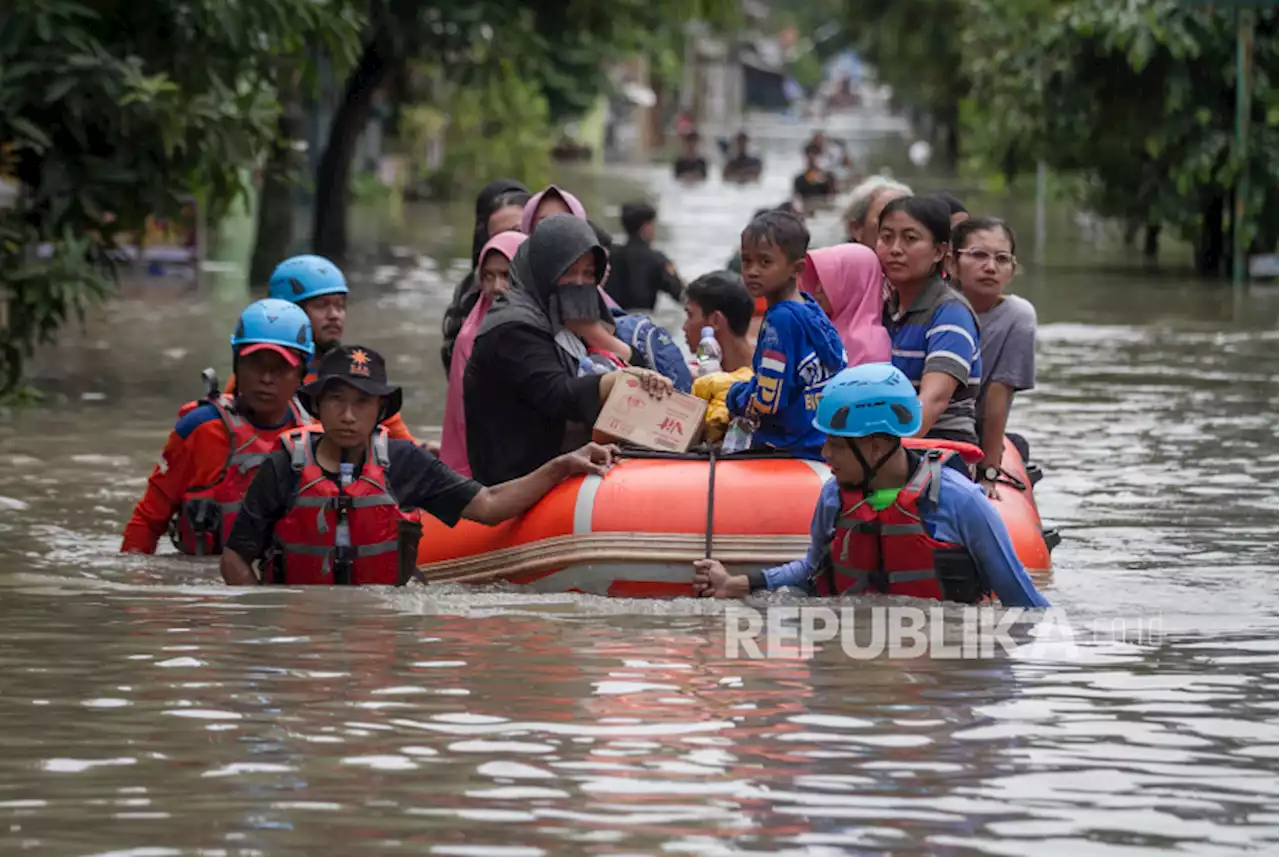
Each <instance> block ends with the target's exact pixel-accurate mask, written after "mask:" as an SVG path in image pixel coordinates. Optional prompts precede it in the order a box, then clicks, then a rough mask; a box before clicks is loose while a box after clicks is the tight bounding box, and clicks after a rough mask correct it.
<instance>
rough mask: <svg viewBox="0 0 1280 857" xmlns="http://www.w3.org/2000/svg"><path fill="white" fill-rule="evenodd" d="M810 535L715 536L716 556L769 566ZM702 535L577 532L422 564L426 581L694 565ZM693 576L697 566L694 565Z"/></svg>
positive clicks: (801, 550) (799, 550)
mask: <svg viewBox="0 0 1280 857" xmlns="http://www.w3.org/2000/svg"><path fill="white" fill-rule="evenodd" d="M808 548H809V537H808V536H807V535H806V536H796V535H767V536H742V535H725V536H716V537H715V538H714V540H713V542H712V555H713V556H715V558H716V559H718V560H720V561H721V562H723V563H724V564H725V565H729V566H732V565H754V566H769V565H778V564H781V563H784V562H790V561H791V560H793V559H796V558H797V557H802V556H804V554H805V551H806V550H808ZM705 550H706V540H705V537H704V536H703V535H702V534H701V533H622V532H614V533H575V534H571V535H565V536H550V537H548V538H545V539H539V540H538V541H537V542H535V543H532V544H527V545H517V546H515V547H509V548H502V549H501V550H494V551H487V552H485V553H481V554H475V555H472V556H467V557H459V558H457V559H451V560H444V561H442V562H433V563H426V564H424V565H419V566H418V571H420V572H421V573H422V575H423V577H425V578H426V580H427V581H451V582H455V583H487V582H490V581H493V580H502V579H506V578H510V577H512V576H514V575H517V574H528V573H536V572H540V571H554V570H557V569H561V568H564V567H565V566H569V565H575V564H578V563H591V562H608V563H617V562H648V563H655V564H658V563H661V564H669V563H690V564H692V563H693V561H694V560H696V559H702V557H703V555H704V553H705ZM689 574H690V577H691V578H692V575H693V570H692V568H690V572H689Z"/></svg>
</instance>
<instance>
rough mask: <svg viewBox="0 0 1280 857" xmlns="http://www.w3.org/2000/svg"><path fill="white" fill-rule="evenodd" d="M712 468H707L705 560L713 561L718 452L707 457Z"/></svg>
mask: <svg viewBox="0 0 1280 857" xmlns="http://www.w3.org/2000/svg"><path fill="white" fill-rule="evenodd" d="M707 461H708V462H710V466H709V467H708V468H707V471H708V472H707V542H706V551H705V555H704V556H703V559H711V539H712V536H713V535H714V534H715V517H716V451H715V449H712V450H711V454H710V455H709V456H708V457H707Z"/></svg>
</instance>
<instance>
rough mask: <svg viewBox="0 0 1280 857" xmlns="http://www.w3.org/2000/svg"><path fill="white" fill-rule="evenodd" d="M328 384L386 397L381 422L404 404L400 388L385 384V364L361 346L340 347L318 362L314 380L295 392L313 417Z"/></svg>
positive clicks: (370, 349) (380, 358)
mask: <svg viewBox="0 0 1280 857" xmlns="http://www.w3.org/2000/svg"><path fill="white" fill-rule="evenodd" d="M330 384H347V385H349V386H352V387H355V388H356V389H357V390H359V391H360V392H362V393H368V394H369V395H370V396H384V397H386V399H387V405H386V408H385V409H384V411H383V413H382V417H381V419H384V420H385V419H387V418H388V417H391V416H394V415H395V414H398V413H399V412H400V406H401V405H402V404H404V394H403V393H402V392H401V391H400V388H399V387H393V386H392V385H390V384H388V383H387V361H385V360H383V359H382V355H381V354H379V353H378V352H376V351H374V350H373V349H372V348H365V347H364V346H363V345H340V346H338V347H337V348H335V349H333V350H332V351H330V352H329V353H328V354H326V355H325V356H324V357H323V358H322V359H321V360H320V366H319V367H318V368H317V369H316V379H315V380H314V381H312V382H311V383H310V384H307V385H306V386H305V387H303V388H302V389H301V390H299V391H298V399H299V400H300V401H301V402H302V405H303V407H305V408H306V409H307V411H309V412H310V413H311V415H312V416H316V411H317V402H318V401H319V399H320V396H321V394H323V393H324V391H325V390H327V389H328V388H329V385H330Z"/></svg>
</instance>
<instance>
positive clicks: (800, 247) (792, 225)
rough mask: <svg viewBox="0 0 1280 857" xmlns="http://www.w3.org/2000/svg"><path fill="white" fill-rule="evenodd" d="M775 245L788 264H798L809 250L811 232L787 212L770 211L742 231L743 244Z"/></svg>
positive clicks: (798, 219)
mask: <svg viewBox="0 0 1280 857" xmlns="http://www.w3.org/2000/svg"><path fill="white" fill-rule="evenodd" d="M762 241H763V242H767V243H769V244H774V245H776V246H777V247H778V249H780V250H781V251H782V253H783V255H784V256H786V257H787V261H788V262H798V261H800V260H801V259H803V258H804V254H805V253H806V252H807V251H808V249H809V230H808V229H807V228H806V227H805V225H804V222H803V221H802V220H800V218H798V217H796V216H795V215H794V214H791V213H790V212H786V211H770V212H767V213H765V214H762V215H760V216H759V217H757V218H756V219H754V220H752V221H751V222H750V223H748V224H747V228H746V229H744V230H742V243H743V244H756V243H759V242H762Z"/></svg>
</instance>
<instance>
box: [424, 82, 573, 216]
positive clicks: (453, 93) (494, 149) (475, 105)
mask: <svg viewBox="0 0 1280 857" xmlns="http://www.w3.org/2000/svg"><path fill="white" fill-rule="evenodd" d="M447 89H448V91H447V94H446V95H445V97H444V99H443V100H442V103H441V110H440V111H434V110H430V109H428V111H427V112H422V110H423V109H422V108H419V112H417V113H411V118H410V123H411V126H416V127H418V128H422V129H423V130H422V131H420V132H419V133H418V134H417V135H416V137H417V139H416V141H415V144H414V145H415V148H418V149H421V148H425V140H426V139H427V138H428V137H429V135H430V134H431V133H433V132H434V133H439V132H440V131H441V130H443V137H444V150H445V157H444V163H443V164H442V165H441V167H440V168H439V169H438V170H435V171H434V172H432V173H430V174H429V175H427V176H425V178H426V179H427V181H428V183H429V184H430V185H431V187H432V190H433V193H434V194H435V195H437V196H440V197H446V198H447V197H449V196H450V195H451V194H452V192H453V191H454V190H456V189H458V188H475V187H480V186H481V185H483V184H485V183H486V182H487V181H489V180H490V178H492V177H493V176H511V177H512V178H517V179H520V180H522V181H524V182H525V184H527V185H529V186H530V187H534V186H540V185H542V184H545V183H546V180H547V168H548V166H549V157H548V155H549V148H550V145H551V143H552V142H553V140H554V135H553V134H552V129H551V124H550V121H549V115H550V111H549V109H548V106H547V99H546V97H545V96H544V95H543V93H542V88H541V87H540V86H539V84H538V82H536V81H533V80H529V79H524V78H521V77H520V76H519V75H518V74H517V72H516V70H515V66H514V64H512V63H510V62H505V61H504V62H500V63H498V64H497V65H496V66H494V67H493V68H492V70H491V72H490V73H489V74H486V75H485V76H484V77H482V78H477V79H475V80H474V81H473V82H472V83H471V84H470V85H465V86H460V85H454V86H449V87H447ZM441 120H443V124H441ZM424 132H425V133H424Z"/></svg>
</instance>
